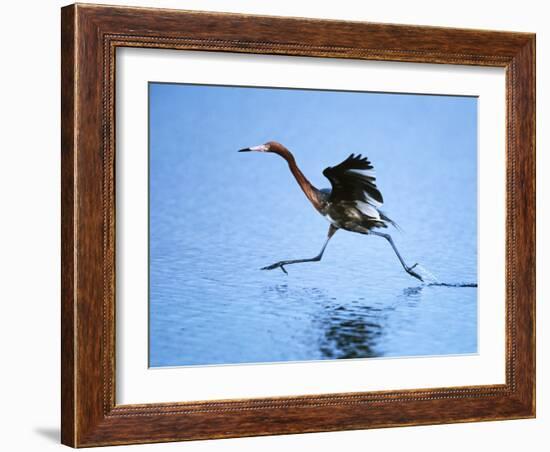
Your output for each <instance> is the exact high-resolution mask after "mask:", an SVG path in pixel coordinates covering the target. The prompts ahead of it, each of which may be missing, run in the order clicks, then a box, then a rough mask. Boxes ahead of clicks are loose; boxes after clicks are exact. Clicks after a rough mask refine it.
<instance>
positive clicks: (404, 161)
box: [149, 84, 477, 366]
mask: <svg viewBox="0 0 550 452" xmlns="http://www.w3.org/2000/svg"><path fill="white" fill-rule="evenodd" d="M150 102H151V104H150V105H151V110H150V139H151V142H150V182H149V183H150V279H149V287H150V289H149V290H150V306H149V308H150V312H149V314H150V347H149V362H150V365H151V366H181V365H205V364H236V363H258V362H278V361H297V360H322V359H337V358H367V357H403V356H417V355H442V354H464V353H475V352H477V289H476V288H475V287H466V288H465V287H445V286H428V285H423V284H421V283H419V281H417V280H416V279H414V278H412V277H410V276H409V275H408V274H406V273H405V272H404V271H403V270H402V268H401V266H400V264H399V262H398V261H397V258H396V257H395V255H394V254H393V251H392V250H391V248H390V246H389V244H388V243H387V242H386V241H384V240H383V239H381V238H379V237H367V236H363V235H359V234H353V233H350V232H347V231H338V232H337V233H336V235H335V236H334V237H333V239H332V240H331V242H330V244H329V246H328V248H327V251H326V253H325V255H324V257H323V260H322V261H321V262H320V263H306V264H298V265H292V266H289V267H287V270H288V272H289V275H285V274H284V273H283V272H281V271H280V270H273V271H260V270H259V269H260V268H261V267H263V266H265V265H267V264H271V263H273V262H276V261H279V260H282V259H289V258H290V259H293V258H304V257H312V256H314V255H316V254H317V253H318V251H319V249H320V247H321V246H322V244H323V241H324V239H325V236H326V232H327V230H328V223H327V221H326V220H325V219H324V218H322V217H321V216H320V215H319V214H318V213H317V212H316V211H315V210H314V209H313V208H312V207H311V205H310V204H309V203H308V201H307V200H306V199H305V197H304V196H303V194H302V192H301V191H300V189H299V188H298V186H297V185H296V182H295V181H294V179H293V178H292V176H291V174H290V172H289V171H288V167H287V166H286V164H285V163H284V161H283V160H282V159H281V158H280V157H278V156H275V155H266V154H252V153H250V154H239V153H237V152H236V151H237V149H239V148H242V147H246V146H251V145H256V144H260V143H263V142H265V141H268V140H270V139H275V140H278V141H281V142H282V143H284V144H286V145H287V146H288V147H289V148H290V149H291V150H292V151H293V152H294V154H295V156H296V159H297V162H298V165H299V166H300V167H301V168H302V170H303V171H304V173H305V174H306V176H307V177H309V178H310V180H311V181H312V183H314V184H315V185H316V186H317V187H319V188H323V187H330V184H329V182H328V180H326V179H325V178H324V177H323V176H322V170H323V168H325V167H326V166H331V165H335V164H337V163H338V162H340V161H341V160H343V159H344V158H345V157H347V155H349V154H350V153H351V152H355V153H359V152H361V153H364V154H365V155H368V156H369V158H370V159H371V160H372V162H373V164H374V166H375V168H376V171H377V177H378V179H377V182H378V186H379V188H380V189H381V191H382V193H383V195H384V199H385V204H384V207H383V210H384V211H385V212H386V214H387V215H388V216H390V218H392V219H394V220H395V221H396V222H397V223H398V224H399V225H400V226H401V228H402V230H403V231H402V232H399V231H397V230H395V229H388V230H387V232H390V233H391V234H392V236H393V238H394V240H395V242H396V245H397V247H398V248H399V250H400V251H401V253H402V255H403V257H404V258H405V260H406V261H407V262H408V263H409V264H413V263H415V262H420V263H421V264H422V265H423V266H424V267H426V268H427V269H428V270H429V271H431V272H433V273H434V274H435V275H436V276H437V278H438V280H439V281H441V282H445V283H449V284H455V283H477V226H476V225H477V201H476V200H477V191H476V190H477V185H476V173H477V166H476V158H477V157H476V136H477V131H476V126H475V124H476V121H477V119H476V109H477V104H476V100H475V99H473V98H459V97H443V96H412V95H384V94H357V93H330V92H329V93H327V92H325V93H320V92H315V91H309V92H308V91H281V90H265V89H264V90H261V89H244V88H212V87H196V86H185V85H157V84H152V85H150ZM258 105H263V106H265V105H270V107H269V108H263V109H259V110H258V109H257V108H255V107H256V106H258ZM290 105H292V106H293V107H292V108H289V106H290Z"/></svg>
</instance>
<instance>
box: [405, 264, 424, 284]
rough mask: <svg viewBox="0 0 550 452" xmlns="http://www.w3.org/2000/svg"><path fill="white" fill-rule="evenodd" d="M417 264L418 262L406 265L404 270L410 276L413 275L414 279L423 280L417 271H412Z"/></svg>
mask: <svg viewBox="0 0 550 452" xmlns="http://www.w3.org/2000/svg"><path fill="white" fill-rule="evenodd" d="M417 265H418V262H417V263H416V264H414V265H413V266H412V267H407V268H405V271H406V272H407V273H408V274H409V275H411V276H414V277H415V278H416V279H419V280H420V281H422V282H424V280H423V279H422V276H420V275H419V274H418V273H416V272H415V271H413V269H414V268H415V267H416V266H417Z"/></svg>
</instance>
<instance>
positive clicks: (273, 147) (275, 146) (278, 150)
mask: <svg viewBox="0 0 550 452" xmlns="http://www.w3.org/2000/svg"><path fill="white" fill-rule="evenodd" d="M239 152H273V153H275V154H279V155H283V154H285V153H288V149H287V148H285V147H284V146H283V145H282V144H281V143H277V142H276V141H268V142H267V143H264V144H259V145H258V146H251V147H249V148H244V149H239Z"/></svg>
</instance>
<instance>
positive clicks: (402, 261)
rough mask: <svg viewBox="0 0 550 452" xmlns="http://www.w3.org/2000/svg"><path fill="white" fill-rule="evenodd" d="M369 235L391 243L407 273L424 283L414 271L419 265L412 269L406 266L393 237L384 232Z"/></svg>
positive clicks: (372, 232)
mask: <svg viewBox="0 0 550 452" xmlns="http://www.w3.org/2000/svg"><path fill="white" fill-rule="evenodd" d="M369 234H373V235H377V236H379V237H384V238H385V239H386V240H387V241H388V242H390V245H391V246H392V248H393V250H394V251H395V254H396V255H397V257H398V259H399V262H401V265H402V266H403V268H404V269H405V271H406V272H407V273H408V274H409V275H411V276H414V277H415V278H418V279H419V280H420V281H424V280H423V279H422V277H421V276H420V275H419V274H418V273H416V272H415V271H413V269H414V267H416V266H417V265H418V263H416V264H414V265H413V266H412V267H408V266H407V264H405V261H404V260H403V258H402V257H401V254H399V251H397V247H396V246H395V243H393V239H392V238H391V235H389V234H385V233H383V232H376V231H370V232H369Z"/></svg>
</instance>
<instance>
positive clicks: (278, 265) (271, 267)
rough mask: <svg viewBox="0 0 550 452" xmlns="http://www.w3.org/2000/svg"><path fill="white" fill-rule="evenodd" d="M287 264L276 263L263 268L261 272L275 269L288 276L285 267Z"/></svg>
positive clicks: (282, 262)
mask: <svg viewBox="0 0 550 452" xmlns="http://www.w3.org/2000/svg"><path fill="white" fill-rule="evenodd" d="M285 264H286V262H284V261H281V262H275V263H274V264H271V265H267V266H265V267H262V268H261V269H260V270H273V269H275V268H280V269H281V270H282V271H283V272H284V273H285V274H287V275H288V272H287V271H286V268H285V267H284V265H285Z"/></svg>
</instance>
